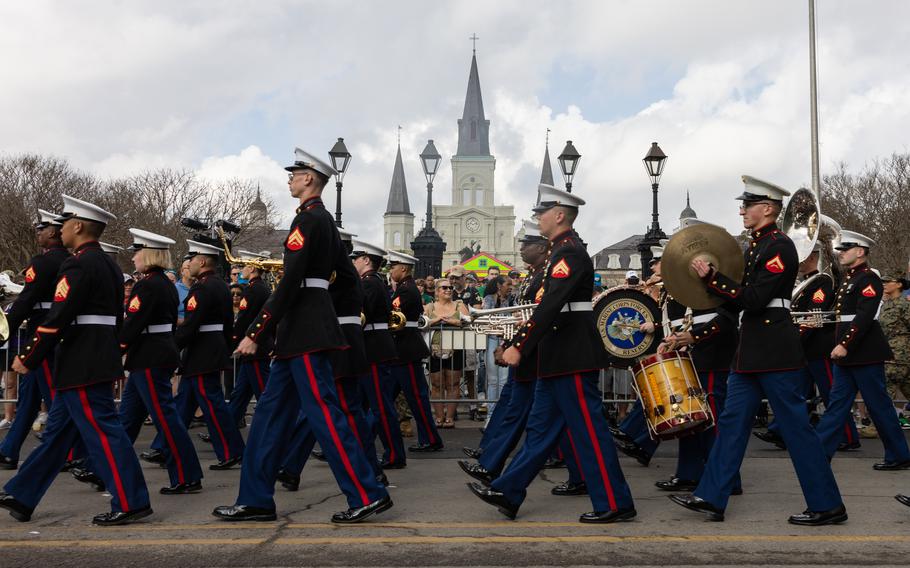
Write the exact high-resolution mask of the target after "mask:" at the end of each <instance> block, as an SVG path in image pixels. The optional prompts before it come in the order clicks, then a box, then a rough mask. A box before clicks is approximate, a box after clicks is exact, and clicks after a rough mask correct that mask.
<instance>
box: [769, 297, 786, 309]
mask: <svg viewBox="0 0 910 568" xmlns="http://www.w3.org/2000/svg"><path fill="white" fill-rule="evenodd" d="M765 307H766V308H786V309H788V310H789V309H790V300H789V299H787V298H774V299H772V300H771V301H770V302H768V305H767V306H765Z"/></svg>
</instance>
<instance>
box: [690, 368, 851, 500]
mask: <svg viewBox="0 0 910 568" xmlns="http://www.w3.org/2000/svg"><path fill="white" fill-rule="evenodd" d="M801 373H802V370H798V371H777V372H766V373H749V374H741V373H730V375H729V377H728V378H727V401H726V406H725V407H724V410H723V412H721V414H720V418H719V419H718V421H717V438H716V439H715V441H714V447H713V448H712V450H711V454H710V456H709V457H708V463H707V465H706V467H705V472H704V475H702V478H701V482H700V483H699V484H698V487H697V488H696V489H695V495H697V496H698V497H701V498H702V499H704V500H706V501H708V502H709V503H711V504H712V505H714V506H715V507H718V508H720V509H725V508H726V507H727V500H728V499H729V498H730V492H731V491H732V490H733V487H734V484H735V483H736V479H737V474H738V473H739V468H740V466H741V465H742V462H743V456H744V455H745V453H746V446H747V445H748V443H749V437H750V433H751V431H752V424H753V422H754V418H755V413H756V411H757V410H758V406H759V404H760V403H761V401H762V398H763V397H764V398H767V399H768V404H769V405H770V406H771V409H772V410H773V411H774V415H775V416H776V417H777V419H778V420H779V421H780V426H781V435H782V436H783V438H784V442H786V444H787V451H788V452H790V460H791V461H792V462H793V467H794V469H795V470H796V476H797V477H798V478H799V484H800V487H801V488H802V491H803V496H804V497H805V499H806V505H807V506H808V508H809V510H812V511H827V510H830V509H834V508H836V507H839V506H840V505H841V504H842V503H843V501H842V500H841V496H840V491H839V490H838V488H837V481H836V480H835V479H834V473H833V472H832V471H831V464H829V463H828V458H827V456H825V451H824V449H823V448H822V444H821V440H820V439H819V437H818V434H817V433H816V432H815V430H813V429H812V426H811V425H810V424H809V412H808V410H807V409H806V396H805V392H804V391H803V389H802V382H801V381H800V375H801ZM841 423H843V420H841Z"/></svg>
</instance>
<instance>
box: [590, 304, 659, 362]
mask: <svg viewBox="0 0 910 568" xmlns="http://www.w3.org/2000/svg"><path fill="white" fill-rule="evenodd" d="M594 321H595V323H596V325H597V332H598V333H600V337H601V339H602V340H603V342H604V347H605V348H606V350H607V353H608V354H609V355H610V365H611V366H613V367H621V368H628V367H630V366H631V365H632V364H633V363H634V362H635V360H636V359H638V358H639V357H642V356H645V355H650V354H651V353H654V352H655V351H656V350H657V345H658V344H659V343H660V342H659V341H658V339H659V337H658V336H657V335H656V334H653V333H652V334H647V333H642V332H641V331H639V329H638V328H639V326H641V324H643V323H645V322H651V323H654V322H658V321H660V309H659V308H658V307H657V302H655V301H654V300H653V299H652V298H651V297H650V296H648V295H647V294H645V293H644V292H642V291H641V289H640V288H639V287H635V286H617V287H616V288H611V289H609V290H607V291H605V292H604V293H603V294H601V295H600V296H599V297H598V299H597V300H596V302H595V304H594Z"/></svg>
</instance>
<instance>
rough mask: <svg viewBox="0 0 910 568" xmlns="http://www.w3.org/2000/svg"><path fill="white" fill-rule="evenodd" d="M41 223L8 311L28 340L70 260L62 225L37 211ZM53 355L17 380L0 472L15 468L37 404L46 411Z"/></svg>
mask: <svg viewBox="0 0 910 568" xmlns="http://www.w3.org/2000/svg"><path fill="white" fill-rule="evenodd" d="M38 214H39V215H40V216H41V220H40V221H39V222H38V223H37V224H36V225H35V231H36V236H37V241H38V246H39V247H41V248H42V249H43V250H42V252H41V254H37V255H35V256H33V257H32V258H31V260H29V263H28V266H27V267H26V269H25V271H24V274H25V287H23V288H22V292H20V293H19V296H18V297H17V298H16V301H14V302H13V304H12V305H11V306H10V308H9V313H7V315H6V319H7V323H8V324H9V328H10V330H11V331H12V332H14V333H15V332H16V331H17V330H18V329H19V327H20V326H21V325H22V322H24V321H26V320H28V323H27V324H26V328H25V337H26V338H31V337H33V336H34V335H35V330H36V329H37V328H38V326H39V325H40V324H41V322H42V321H43V320H44V318H45V317H47V314H48V312H49V311H50V309H51V306H52V305H53V301H54V285H55V284H56V283H57V273H58V272H59V271H60V266H61V265H62V264H63V261H65V260H66V259H67V258H69V257H70V253H69V251H67V250H66V249H65V248H64V247H63V244H62V243H61V241H60V228H61V227H62V223H60V222H58V221H56V220H55V218H56V217H57V216H56V215H54V214H53V213H50V212H48V211H44V210H42V209H39V210H38ZM53 368H54V354H53V351H51V352H50V353H49V354H48V357H47V358H46V359H45V360H43V361H39V362H37V363H36V364H35V365H34V369H33V370H31V371H29V372H28V373H27V374H25V375H21V376H20V377H19V402H18V404H17V405H16V420H14V421H13V425H12V426H11V427H10V429H9V432H7V434H6V438H4V439H3V443H2V444H0V469H16V468H17V467H19V452H20V450H21V449H22V444H23V443H25V439H26V438H27V437H28V433H29V431H30V430H31V427H32V423H33V422H34V421H35V418H37V417H38V413H39V412H40V411H41V401H42V400H44V404H45V405H46V407H47V408H50V407H51V402H53V399H54V389H53V386H52V385H53V378H52V375H53V373H52V369H53Z"/></svg>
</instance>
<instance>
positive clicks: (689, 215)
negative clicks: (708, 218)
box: [679, 189, 698, 220]
mask: <svg viewBox="0 0 910 568" xmlns="http://www.w3.org/2000/svg"><path fill="white" fill-rule="evenodd" d="M679 218H680V220H682V219H697V218H698V215H696V214H695V210H694V209H692V206H691V205H690V204H689V190H688V189H687V190H686V208H685V209H683V210H682V212H681V213H680V214H679Z"/></svg>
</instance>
